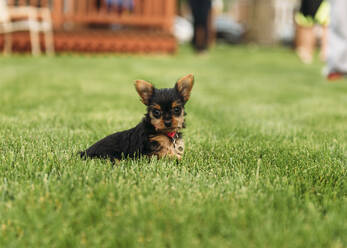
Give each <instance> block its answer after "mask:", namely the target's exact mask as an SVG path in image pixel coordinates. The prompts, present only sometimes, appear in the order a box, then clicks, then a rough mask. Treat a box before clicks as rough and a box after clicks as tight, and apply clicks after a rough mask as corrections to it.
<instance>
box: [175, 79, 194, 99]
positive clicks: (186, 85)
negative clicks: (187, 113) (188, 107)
mask: <svg viewBox="0 0 347 248" xmlns="http://www.w3.org/2000/svg"><path fill="white" fill-rule="evenodd" d="M193 85H194V76H193V74H188V75H187V76H184V77H183V78H181V79H180V80H178V81H177V83H176V85H175V88H176V90H177V91H178V92H179V93H180V94H181V96H182V97H183V99H184V101H185V102H186V101H188V100H189V97H190V92H191V91H192V88H193Z"/></svg>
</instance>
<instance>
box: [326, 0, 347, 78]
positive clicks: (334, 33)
mask: <svg viewBox="0 0 347 248" xmlns="http://www.w3.org/2000/svg"><path fill="white" fill-rule="evenodd" d="M330 3H331V15H330V16H331V20H330V25H329V27H328V46H327V66H326V73H327V75H330V74H334V73H340V74H345V75H347V15H346V10H347V1H346V0H330Z"/></svg>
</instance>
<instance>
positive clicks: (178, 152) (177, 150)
mask: <svg viewBox="0 0 347 248" xmlns="http://www.w3.org/2000/svg"><path fill="white" fill-rule="evenodd" d="M149 140H150V141H151V142H154V141H156V142H158V144H159V148H158V151H155V152H154V153H153V154H152V155H153V156H157V157H158V158H163V157H170V158H177V159H181V158H182V156H183V153H184V142H183V140H182V139H177V140H175V141H174V142H172V141H171V140H170V138H169V137H167V136H166V135H163V134H159V135H156V136H153V137H151V138H150V139H149Z"/></svg>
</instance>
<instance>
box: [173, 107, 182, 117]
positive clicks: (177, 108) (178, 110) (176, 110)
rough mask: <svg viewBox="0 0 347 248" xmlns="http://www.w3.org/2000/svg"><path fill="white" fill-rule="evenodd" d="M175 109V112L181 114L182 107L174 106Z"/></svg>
mask: <svg viewBox="0 0 347 248" xmlns="http://www.w3.org/2000/svg"><path fill="white" fill-rule="evenodd" d="M173 111H174V114H176V115H179V114H180V113H181V108H180V107H174V109H173Z"/></svg>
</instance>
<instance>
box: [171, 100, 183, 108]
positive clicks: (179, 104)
mask: <svg viewBox="0 0 347 248" xmlns="http://www.w3.org/2000/svg"><path fill="white" fill-rule="evenodd" d="M181 106H182V104H181V102H180V101H174V102H172V104H171V107H172V108H174V107H181Z"/></svg>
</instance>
